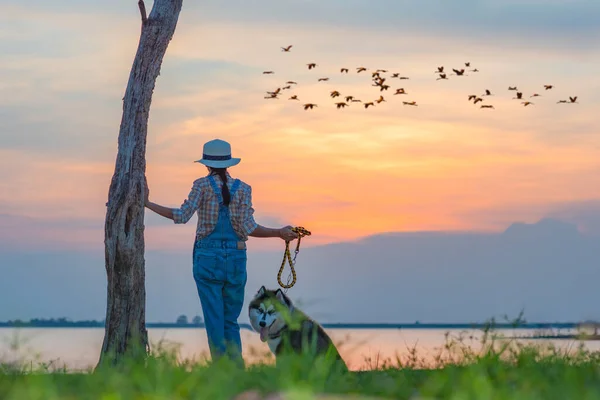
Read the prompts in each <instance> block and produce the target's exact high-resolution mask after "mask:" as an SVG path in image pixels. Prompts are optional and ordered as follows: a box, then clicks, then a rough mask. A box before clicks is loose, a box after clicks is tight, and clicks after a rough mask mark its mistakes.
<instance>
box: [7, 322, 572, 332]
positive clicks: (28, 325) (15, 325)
mask: <svg viewBox="0 0 600 400" xmlns="http://www.w3.org/2000/svg"><path fill="white" fill-rule="evenodd" d="M321 325H322V326H323V328H326V329H448V330H457V329H467V330H468V329H475V330H481V329H486V328H490V329H576V328H578V327H579V326H580V325H581V324H580V323H575V322H556V323H523V324H512V323H494V324H486V323H456V324H449V323H419V324H415V323H411V324H408V323H404V324H403V323H400V324H392V323H379V324H377V323H373V324H359V323H323V324H321ZM0 328H104V323H103V322H102V321H72V322H71V321H60V322H58V321H56V322H54V321H40V322H26V321H8V322H0ZM146 328H169V329H199V328H205V325H204V323H199V324H189V323H188V324H181V323H176V322H147V323H146ZM240 328H242V329H247V330H252V327H251V326H250V324H247V323H241V324H240Z"/></svg>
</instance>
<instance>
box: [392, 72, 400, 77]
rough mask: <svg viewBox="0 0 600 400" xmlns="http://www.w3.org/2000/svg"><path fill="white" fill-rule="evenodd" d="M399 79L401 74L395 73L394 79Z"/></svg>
mask: <svg viewBox="0 0 600 400" xmlns="http://www.w3.org/2000/svg"><path fill="white" fill-rule="evenodd" d="M399 77H400V74H399V73H393V74H392V78H399Z"/></svg>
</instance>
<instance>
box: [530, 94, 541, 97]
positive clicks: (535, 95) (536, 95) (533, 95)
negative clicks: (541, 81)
mask: <svg viewBox="0 0 600 400" xmlns="http://www.w3.org/2000/svg"><path fill="white" fill-rule="evenodd" d="M538 96H539V94H537V93H534V94H532V95H531V96H529V97H538Z"/></svg>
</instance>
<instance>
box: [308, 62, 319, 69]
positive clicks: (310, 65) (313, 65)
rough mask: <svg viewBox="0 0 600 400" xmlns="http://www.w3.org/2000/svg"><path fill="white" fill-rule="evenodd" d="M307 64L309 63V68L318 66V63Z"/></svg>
mask: <svg viewBox="0 0 600 400" xmlns="http://www.w3.org/2000/svg"><path fill="white" fill-rule="evenodd" d="M306 65H308V69H313V68H315V67H316V66H317V64H315V63H310V64H306Z"/></svg>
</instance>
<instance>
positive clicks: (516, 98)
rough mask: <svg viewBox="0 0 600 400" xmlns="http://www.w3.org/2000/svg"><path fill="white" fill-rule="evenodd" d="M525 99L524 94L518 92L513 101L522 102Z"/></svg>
mask: <svg viewBox="0 0 600 400" xmlns="http://www.w3.org/2000/svg"><path fill="white" fill-rule="evenodd" d="M522 97H523V92H517V97H513V100H521V99H522Z"/></svg>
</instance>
